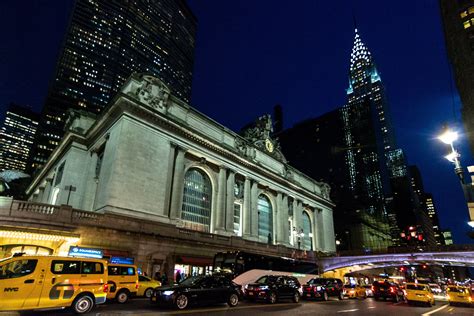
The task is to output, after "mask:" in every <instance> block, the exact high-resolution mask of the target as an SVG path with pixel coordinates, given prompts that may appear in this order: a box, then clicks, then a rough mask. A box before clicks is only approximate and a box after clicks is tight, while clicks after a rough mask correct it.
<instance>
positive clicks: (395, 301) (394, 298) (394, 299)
mask: <svg viewBox="0 0 474 316" xmlns="http://www.w3.org/2000/svg"><path fill="white" fill-rule="evenodd" d="M393 302H394V303H398V302H400V297H399V296H398V295H395V296H394V297H393Z"/></svg>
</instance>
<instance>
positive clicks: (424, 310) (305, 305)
mask: <svg viewBox="0 0 474 316" xmlns="http://www.w3.org/2000/svg"><path fill="white" fill-rule="evenodd" d="M244 313H245V314H246V315H262V314H266V315H289V314H293V315H380V316H389V315H397V316H401V315H426V316H427V315H474V309H473V308H469V307H459V306H449V305H448V304H447V303H446V302H439V301H438V302H437V304H436V306H433V307H425V306H409V305H408V304H406V303H405V302H400V303H397V304H394V303H392V302H378V301H375V300H373V299H370V298H369V299H367V300H352V299H351V300H349V299H344V300H343V301H339V300H337V299H330V300H329V301H327V302H320V301H309V302H308V301H302V302H301V303H299V304H295V303H292V302H291V301H282V302H281V303H277V304H275V305H269V304H266V303H260V304H259V303H257V304H255V303H252V304H250V303H247V302H241V303H239V305H238V306H237V307H235V308H229V307H228V306H227V305H216V306H215V305H213V306H204V307H194V308H190V309H187V310H184V311H178V310H175V309H170V308H159V307H155V306H151V305H150V304H149V303H148V300H146V299H142V298H138V299H134V300H132V301H130V302H129V303H127V304H125V305H119V304H116V303H108V304H105V305H100V306H98V307H96V309H94V311H93V312H92V313H89V314H87V315H96V316H99V315H100V316H106V315H179V314H186V315H215V316H218V315H242V314H244ZM0 315H4V314H2V313H0ZM8 315H20V314H15V313H10V314H8ZM21 315H28V316H30V315H48V316H53V315H72V313H70V312H68V311H62V312H43V313H38V312H32V313H22V314H21Z"/></svg>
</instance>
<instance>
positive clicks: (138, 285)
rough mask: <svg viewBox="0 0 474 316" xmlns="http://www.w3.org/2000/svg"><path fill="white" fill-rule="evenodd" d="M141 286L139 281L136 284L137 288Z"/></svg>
mask: <svg viewBox="0 0 474 316" xmlns="http://www.w3.org/2000/svg"><path fill="white" fill-rule="evenodd" d="M139 287H140V284H139V283H138V281H137V283H136V284H135V288H136V289H137V290H138V288H139Z"/></svg>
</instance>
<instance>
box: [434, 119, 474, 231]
mask: <svg viewBox="0 0 474 316" xmlns="http://www.w3.org/2000/svg"><path fill="white" fill-rule="evenodd" d="M438 139H439V140H440V141H442V142H443V143H445V144H447V145H449V146H450V148H451V152H450V153H449V154H448V155H446V156H444V158H446V159H447V160H449V161H450V162H451V163H453V164H454V173H455V174H456V175H457V176H458V178H459V181H460V182H461V187H462V189H463V193H464V198H465V199H466V201H467V202H468V207H469V205H470V204H472V202H473V194H472V183H469V184H465V183H464V172H463V169H462V166H461V160H460V159H459V158H460V157H461V154H460V153H459V152H458V151H457V150H456V149H455V148H454V142H455V141H456V140H457V139H458V133H457V132H456V131H453V130H451V129H449V128H448V127H447V126H445V127H444V131H443V133H442V134H441V135H440V136H438ZM467 223H468V224H469V226H471V227H473V228H474V218H473V216H472V214H471V210H469V221H468V222H467Z"/></svg>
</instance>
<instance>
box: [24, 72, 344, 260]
mask: <svg viewBox="0 0 474 316" xmlns="http://www.w3.org/2000/svg"><path fill="white" fill-rule="evenodd" d="M74 117H75V119H74V120H71V121H70V122H69V124H68V125H69V126H70V129H69V132H68V133H66V135H65V137H64V138H63V140H62V141H61V143H60V144H59V146H58V147H57V149H56V150H55V151H54V152H53V154H52V155H51V157H50V159H49V160H48V162H47V163H46V165H45V167H44V168H43V169H42V170H41V172H40V173H39V174H38V175H37V176H36V177H35V178H34V180H33V182H32V184H31V185H30V187H29V188H28V191H27V193H28V194H29V196H30V202H35V203H45V204H54V205H63V204H64V205H65V204H68V205H70V206H72V207H73V208H74V209H80V210H84V211H89V212H94V213H98V214H103V215H106V216H109V217H110V218H112V217H113V216H114V215H115V216H120V217H125V218H130V220H132V219H133V220H140V221H145V222H153V223H159V224H160V225H164V226H163V227H168V228H169V227H171V228H172V229H174V230H182V231H189V232H190V235H189V238H186V237H184V240H185V241H186V242H185V244H186V245H187V247H188V248H189V249H190V252H191V249H196V247H195V246H196V245H195V241H194V240H193V234H194V232H193V231H201V232H203V233H209V234H210V235H211V236H223V237H224V236H225V237H232V238H234V239H236V240H237V239H238V240H243V241H244V240H247V241H252V242H255V244H256V245H257V248H256V249H255V250H256V251H257V252H258V245H260V247H261V251H262V252H265V249H267V248H268V246H269V245H270V246H271V247H274V246H275V245H281V247H280V248H279V249H280V253H281V255H288V254H291V252H292V251H293V252H294V250H292V249H295V248H300V246H301V245H300V236H301V232H302V233H303V236H304V237H301V239H305V240H301V243H302V244H304V242H306V245H309V246H307V247H310V248H311V249H309V248H306V249H307V250H313V251H317V252H323V253H332V252H334V251H335V239H334V227H333V216H332V208H333V207H334V205H333V203H332V202H331V201H330V200H329V186H328V185H327V184H324V183H320V182H317V181H315V180H313V179H311V178H309V177H307V176H306V175H304V174H302V173H301V172H299V171H298V170H296V169H294V168H292V167H291V166H289V165H288V164H287V162H286V160H285V158H284V157H283V155H282V154H281V151H280V149H279V145H278V142H277V140H275V139H272V138H271V137H270V133H269V132H268V128H271V119H270V118H269V117H262V118H260V119H259V120H258V121H257V122H256V123H257V124H255V126H253V127H252V129H253V132H247V133H243V135H244V136H240V135H239V134H236V133H235V132H233V131H231V130H229V129H228V128H226V127H224V126H222V125H220V124H218V123H217V122H215V121H213V120H212V119H210V118H209V117H207V116H205V115H203V114H202V113H200V112H198V111H197V110H195V109H193V108H192V107H190V106H189V105H187V104H185V103H183V102H182V101H180V100H179V99H177V98H175V97H174V96H173V95H172V94H171V93H170V90H169V89H168V88H167V87H166V86H165V85H164V84H163V83H162V82H161V81H159V80H158V79H156V78H154V77H151V76H148V75H138V74H137V75H133V76H132V77H131V78H130V79H129V80H128V81H127V83H126V84H125V85H124V87H123V88H122V90H121V92H120V93H119V94H118V95H117V96H115V98H114V99H113V100H112V102H111V103H110V105H109V107H107V108H106V109H105V110H104V111H103V113H102V114H101V116H100V117H99V118H97V120H96V121H95V122H94V123H93V124H92V125H91V124H90V122H91V121H90V120H91V119H92V118H90V117H83V116H81V113H76V114H75V115H74ZM262 122H263V123H262ZM249 135H250V136H249ZM191 172H195V173H194V174H196V175H198V176H199V177H201V178H202V179H204V180H205V181H207V182H206V183H209V185H207V187H208V191H209V192H208V193H207V195H202V199H203V201H204V202H200V203H198V204H199V205H198V206H197V207H198V209H199V210H198V211H199V212H201V213H199V212H198V211H196V210H195V209H194V208H193V204H189V202H186V201H188V200H187V199H189V198H190V197H192V196H193V195H192V194H191V193H189V192H190V191H189V189H190V188H192V187H190V185H191V184H190V183H191V182H190V181H191V180H190V179H191V178H189V177H190V174H191ZM204 180H203V181H204ZM193 185H195V186H196V188H198V184H193ZM185 186H186V187H185ZM199 188H201V186H199ZM186 190H188V191H186ZM196 190H198V189H196ZM199 190H201V189H199ZM199 190H198V191H197V194H204V193H203V192H201V191H199ZM186 192H188V193H186ZM193 194H194V193H193ZM200 196H201V195H200ZM208 198H209V200H207V199H208ZM265 201H267V202H266V203H267V204H265ZM193 203H196V202H193ZM262 203H263V204H262ZM190 205H191V206H190ZM206 205H207V206H206ZM262 205H264V206H262ZM205 207H208V209H207V210H208V211H209V216H207V217H206V216H204V215H202V212H204V211H205V210H206V209H205ZM262 207H263V208H264V209H262ZM185 211H186V212H190V213H189V214H191V215H192V216H191V217H186V216H185V215H184V212H185ZM264 211H266V212H268V214H267V213H264ZM193 212H194V213H193ZM236 214H237V215H236ZM265 214H267V215H266V216H267V217H268V218H269V224H268V223H267V224H268V225H267V226H265V227H264V226H262V222H261V221H263V220H262V218H263V217H262V216H263V215H265ZM190 218H191V220H190ZM194 218H198V219H199V220H197V221H194ZM308 218H309V221H308ZM305 221H306V222H305ZM308 225H309V226H308ZM303 226H304V227H305V228H306V231H304V227H303ZM111 229H113V228H112V227H111ZM265 229H267V230H265ZM262 232H268V236H267V234H266V233H265V235H264V236H262ZM157 233H159V232H157ZM158 244H159V242H158ZM158 244H156V245H155V246H153V247H155V248H156V251H155V252H160V249H161V248H160V247H159V246H158ZM129 246H130V249H134V246H133V242H131V243H130V245H129ZM139 247H142V245H141V243H140V246H139ZM153 247H152V248H153ZM204 248H205V247H204ZM197 249H199V248H197ZM236 249H240V248H239V247H238V246H237V247H236V248H234V250H236ZM242 249H245V247H244V248H242ZM216 250H217V249H216V247H212V248H211V249H207V250H205V249H202V251H201V250H200V251H201V253H206V254H210V253H211V252H212V251H213V252H216ZM229 250H230V249H229ZM147 251H148V252H150V251H151V250H150V249H148V250H147ZM162 251H163V253H162V254H161V256H162V257H163V258H164V259H163V260H166V257H169V255H170V254H172V253H174V251H173V249H171V248H168V249H165V248H163V249H162ZM183 255H186V253H183ZM140 256H141V255H140ZM144 256H145V257H146V256H149V254H144Z"/></svg>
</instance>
